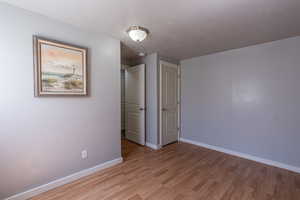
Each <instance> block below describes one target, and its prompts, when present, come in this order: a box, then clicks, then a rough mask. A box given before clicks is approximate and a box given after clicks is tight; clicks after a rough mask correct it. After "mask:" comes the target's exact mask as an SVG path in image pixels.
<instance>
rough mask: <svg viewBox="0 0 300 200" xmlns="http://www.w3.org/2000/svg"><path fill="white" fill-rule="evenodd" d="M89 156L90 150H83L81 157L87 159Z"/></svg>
mask: <svg viewBox="0 0 300 200" xmlns="http://www.w3.org/2000/svg"><path fill="white" fill-rule="evenodd" d="M87 157H88V152H87V150H83V151H82V152H81V158H82V159H86V158H87Z"/></svg>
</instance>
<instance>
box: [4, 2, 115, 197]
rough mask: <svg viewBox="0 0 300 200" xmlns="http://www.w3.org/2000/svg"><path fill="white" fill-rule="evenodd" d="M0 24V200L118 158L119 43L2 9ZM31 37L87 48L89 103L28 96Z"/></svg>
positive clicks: (83, 99) (44, 19)
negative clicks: (41, 37) (83, 157)
mask: <svg viewBox="0 0 300 200" xmlns="http://www.w3.org/2000/svg"><path fill="white" fill-rule="evenodd" d="M0 24H1V29H0V35H1V37H0V44H1V45H0V61H1V65H0V68H1V73H0V76H1V77H0V91H1V93H2V94H1V97H0V179H1V181H0V199H2V198H4V197H8V196H10V195H13V194H16V193H19V192H22V191H25V190H28V189H31V188H33V187H36V186H39V185H41V184H45V183H48V182H50V181H53V180H55V179H57V178H61V177H64V176H66V175H69V174H72V173H75V172H78V171H80V170H82V169H85V168H89V167H92V166H95V165H98V164H101V163H103V162H105V161H109V160H112V159H116V158H118V157H120V156H121V152H120V42H119V41H117V40H115V39H112V38H109V37H107V36H103V35H101V34H90V33H87V32H82V31H80V30H78V29H76V28H74V27H72V26H69V25H66V24H63V23H59V22H56V21H53V20H50V19H48V18H46V17H43V16H40V15H36V14H33V13H30V12H27V11H24V10H21V9H17V8H13V7H10V6H7V5H5V4H0ZM33 34H37V35H41V36H45V37H49V38H52V39H57V40H62V41H65V42H69V43H74V44H77V45H83V46H87V47H88V48H89V50H90V52H89V53H90V68H89V71H90V85H91V87H90V96H89V97H78V98H76V97H69V98H67V97H61V98H59V97H51V98H50V97H43V98H35V97H34V96H33V95H34V92H33V64H32V63H33V61H32V60H33V58H32V54H33V53H32V35H33ZM83 149H86V150H88V159H86V160H82V159H81V156H80V154H81V150H83Z"/></svg>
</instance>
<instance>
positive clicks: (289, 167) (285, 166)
mask: <svg viewBox="0 0 300 200" xmlns="http://www.w3.org/2000/svg"><path fill="white" fill-rule="evenodd" d="M180 141H182V142H185V143H189V144H193V145H196V146H200V147H204V148H207V149H212V150H215V151H219V152H223V153H226V154H230V155H233V156H237V157H241V158H245V159H248V160H252V161H256V162H259V163H263V164H266V165H270V166H274V167H278V168H282V169H286V170H289V171H293V172H296V173H300V167H296V166H292V165H288V164H284V163H281V162H277V161H273V160H268V159H264V158H260V157H256V156H252V155H249V154H246V153H240V152H237V151H232V150H229V149H225V148H222V147H217V146H213V145H209V144H205V143H201V142H197V141H193V140H189V139H185V138H180Z"/></svg>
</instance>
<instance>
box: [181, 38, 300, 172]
mask: <svg viewBox="0 0 300 200" xmlns="http://www.w3.org/2000/svg"><path fill="white" fill-rule="evenodd" d="M181 66H182V137H183V138H185V139H190V140H194V141H197V142H202V143H206V144H210V145H215V146H219V147H223V148H227V149H230V150H234V151H238V152H242V153H247V154H251V155H253V156H257V157H261V158H265V159H270V160H273V161H278V162H282V163H285V164H289V165H294V166H298V167H300V156H299V155H300V145H299V141H300V134H299V133H300V89H299V88H300V37H295V38H289V39H285V40H281V41H276V42H271V43H266V44H261V45H256V46H251V47H247V48H242V49H236V50H231V51H226V52H222V53H216V54H212V55H207V56H202V57H197V58H192V59H187V60H183V61H182V62H181Z"/></svg>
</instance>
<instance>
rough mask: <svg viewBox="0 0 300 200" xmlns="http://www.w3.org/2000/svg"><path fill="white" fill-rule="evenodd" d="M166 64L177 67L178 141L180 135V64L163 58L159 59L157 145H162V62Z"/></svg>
mask: <svg viewBox="0 0 300 200" xmlns="http://www.w3.org/2000/svg"><path fill="white" fill-rule="evenodd" d="M163 63H165V64H168V65H172V66H174V67H176V68H177V75H178V76H177V78H178V81H177V83H178V88H177V89H178V93H177V94H178V97H177V102H178V104H177V106H178V109H177V111H178V115H177V116H178V119H177V120H178V122H177V126H178V138H177V141H179V138H180V136H181V66H180V65H176V64H173V63H170V62H166V61H163V60H159V84H158V85H159V87H158V94H159V105H158V115H159V120H158V121H159V123H158V127H159V128H158V130H159V146H160V147H162V145H163V144H162V64H163Z"/></svg>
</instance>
